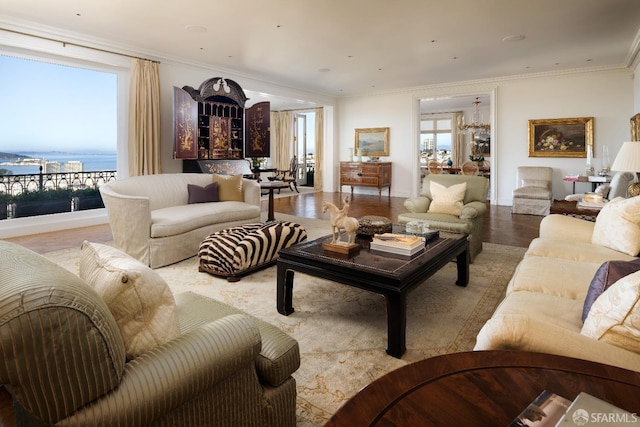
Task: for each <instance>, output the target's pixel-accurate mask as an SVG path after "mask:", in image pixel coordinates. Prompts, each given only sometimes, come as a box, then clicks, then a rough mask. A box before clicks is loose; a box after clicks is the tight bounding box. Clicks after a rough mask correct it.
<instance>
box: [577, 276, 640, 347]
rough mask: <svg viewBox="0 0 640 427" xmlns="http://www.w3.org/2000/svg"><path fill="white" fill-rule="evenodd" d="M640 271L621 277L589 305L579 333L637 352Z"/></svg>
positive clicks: (639, 330)
mask: <svg viewBox="0 0 640 427" xmlns="http://www.w3.org/2000/svg"><path fill="white" fill-rule="evenodd" d="M639 328H640V271H638V272H635V273H632V274H630V275H628V276H625V277H623V278H622V279H620V280H618V281H617V282H616V283H614V284H613V285H611V287H610V288H609V289H607V290H606V291H604V292H603V293H602V295H600V296H599V297H598V299H597V300H596V301H595V302H594V303H593V305H592V306H591V310H590V311H589V315H588V316H587V318H586V319H585V321H584V325H583V326H582V331H581V333H582V335H585V336H588V337H590V338H593V339H596V340H600V341H605V342H607V343H609V344H612V345H615V346H618V347H622V348H624V349H626V350H629V351H633V352H636V353H640V329H639Z"/></svg>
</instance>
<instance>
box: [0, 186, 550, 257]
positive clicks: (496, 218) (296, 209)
mask: <svg viewBox="0 0 640 427" xmlns="http://www.w3.org/2000/svg"><path fill="white" fill-rule="evenodd" d="M347 195H348V196H350V194H349V193H343V194H342V197H345V196H347ZM350 197H351V196H350ZM324 200H326V201H329V202H331V203H333V204H335V205H336V206H340V205H341V203H342V202H341V196H340V193H306V194H299V195H296V196H292V197H283V198H279V199H276V200H275V201H274V210H275V212H276V219H277V217H278V215H277V214H278V213H284V214H289V215H297V216H303V217H308V218H320V219H329V215H328V213H327V214H323V213H322V202H323V201H324ZM405 200H406V198H404V197H386V196H384V195H383V196H382V197H380V198H378V196H375V195H363V194H355V195H354V196H353V198H352V199H351V201H350V209H349V216H353V217H356V218H357V217H361V216H364V215H379V216H384V217H387V218H390V219H391V220H395V219H397V218H398V214H400V213H402V212H405V211H406V210H405V208H404V206H403V204H404V201H405ZM262 211H263V212H266V211H267V201H266V200H265V201H263V202H262ZM542 218H543V217H541V216H534V215H517V214H516V215H514V214H512V213H511V207H510V206H491V205H488V213H487V214H485V216H484V236H483V241H484V242H490V243H498V244H501V245H511V246H520V247H527V246H529V243H530V242H531V240H532V239H534V238H536V237H538V228H539V225H540V221H541V220H542ZM6 240H9V241H12V242H16V243H19V244H21V245H23V246H25V247H27V248H29V249H31V250H33V251H35V252H38V253H46V252H51V251H55V250H59V249H66V248H73V247H79V246H80V245H81V244H82V242H83V241H84V240H89V241H92V242H98V243H104V242H108V241H110V240H112V237H111V231H110V229H109V226H108V225H106V224H105V225H96V226H92V227H82V228H76V229H73V230H66V231H56V232H51V233H43V234H36V235H30V236H21V237H14V238H10V239H6Z"/></svg>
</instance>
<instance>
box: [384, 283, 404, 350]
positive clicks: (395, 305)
mask: <svg viewBox="0 0 640 427" xmlns="http://www.w3.org/2000/svg"><path fill="white" fill-rule="evenodd" d="M385 298H386V300H387V354H388V355H390V356H393V357H396V358H398V359H400V358H401V357H402V355H403V354H404V352H405V351H406V350H407V347H406V344H407V298H406V295H405V294H402V293H394V294H387V295H385Z"/></svg>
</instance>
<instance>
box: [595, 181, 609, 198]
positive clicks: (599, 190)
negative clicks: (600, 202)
mask: <svg viewBox="0 0 640 427" xmlns="http://www.w3.org/2000/svg"><path fill="white" fill-rule="evenodd" d="M610 190H611V186H610V185H609V184H600V185H598V186H597V187H596V189H595V190H594V193H596V194H602V197H604V198H605V199H606V198H607V196H608V195H609V191H610Z"/></svg>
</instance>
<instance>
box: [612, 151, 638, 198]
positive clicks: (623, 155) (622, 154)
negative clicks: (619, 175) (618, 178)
mask: <svg viewBox="0 0 640 427" xmlns="http://www.w3.org/2000/svg"><path fill="white" fill-rule="evenodd" d="M611 170H614V171H618V172H633V173H635V174H636V177H637V178H636V179H637V182H632V183H631V184H630V185H629V187H628V188H627V196H628V197H635V196H638V195H640V141H627V142H623V143H622V147H621V148H620V151H618V155H617V156H616V159H615V160H614V161H613V164H612V165H611Z"/></svg>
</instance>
